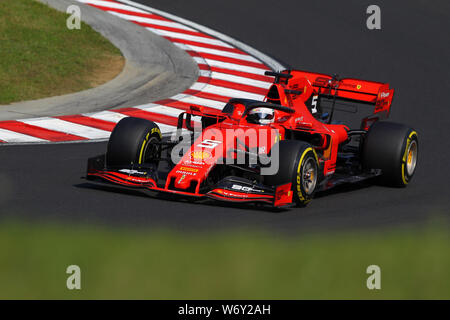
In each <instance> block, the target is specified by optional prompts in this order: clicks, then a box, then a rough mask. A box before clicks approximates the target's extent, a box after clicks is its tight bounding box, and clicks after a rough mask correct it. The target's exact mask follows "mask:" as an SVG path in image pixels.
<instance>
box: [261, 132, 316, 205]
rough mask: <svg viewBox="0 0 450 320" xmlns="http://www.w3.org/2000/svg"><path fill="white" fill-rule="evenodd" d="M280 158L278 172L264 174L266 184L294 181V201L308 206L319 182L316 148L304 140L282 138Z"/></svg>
mask: <svg viewBox="0 0 450 320" xmlns="http://www.w3.org/2000/svg"><path fill="white" fill-rule="evenodd" d="M279 158H280V165H279V168H278V172H277V173H276V174H275V175H271V176H269V175H268V176H264V182H265V184H267V185H270V186H274V187H276V186H278V185H282V184H286V183H292V188H291V190H292V191H293V197H292V199H293V201H294V202H295V203H296V204H297V206H300V207H304V206H306V205H307V204H308V203H309V202H310V201H311V200H312V198H313V197H314V193H315V192H316V188H317V186H318V184H319V181H318V173H319V166H318V162H317V155H316V153H315V151H314V149H313V148H312V146H311V145H310V144H308V143H306V142H304V141H297V140H282V141H280V142H279ZM281 159H282V160H281Z"/></svg>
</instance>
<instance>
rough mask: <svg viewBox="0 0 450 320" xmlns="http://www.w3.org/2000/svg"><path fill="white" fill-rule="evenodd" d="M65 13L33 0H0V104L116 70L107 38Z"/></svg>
mask: <svg viewBox="0 0 450 320" xmlns="http://www.w3.org/2000/svg"><path fill="white" fill-rule="evenodd" d="M67 17H69V15H67V14H65V13H62V12H58V11H56V10H54V9H52V8H49V7H48V6H46V5H43V4H41V3H39V2H37V1H34V0H2V1H0V104H7V103H11V102H14V101H22V100H31V99H37V98H42V97H47V96H54V95H61V94H66V93H70V92H75V91H80V90H84V89H88V88H90V87H92V86H95V85H98V84H99V83H101V82H105V81H107V80H110V79H111V78H113V77H114V74H111V70H110V69H111V68H112V69H113V70H116V71H115V72H116V74H117V73H118V72H120V70H121V68H122V66H123V58H122V56H121V53H120V51H119V50H118V49H117V48H116V47H114V46H113V45H112V44H111V43H110V42H109V41H107V40H106V39H105V38H103V37H102V36H101V35H100V34H99V33H97V32H95V31H94V30H92V28H90V27H89V26H88V25H86V24H84V23H82V24H81V29H80V30H76V29H75V30H69V29H67V27H66V19H67Z"/></svg>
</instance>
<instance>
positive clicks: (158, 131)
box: [151, 127, 162, 138]
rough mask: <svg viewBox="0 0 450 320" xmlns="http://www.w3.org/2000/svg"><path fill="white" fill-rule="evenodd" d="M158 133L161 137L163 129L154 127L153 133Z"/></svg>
mask: <svg viewBox="0 0 450 320" xmlns="http://www.w3.org/2000/svg"><path fill="white" fill-rule="evenodd" d="M155 132H156V133H158V135H159V137H160V138H162V134H161V130H159V128H157V127H155V128H153V129H152V131H151V133H152V134H153V133H155Z"/></svg>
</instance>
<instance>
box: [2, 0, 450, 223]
mask: <svg viewBox="0 0 450 320" xmlns="http://www.w3.org/2000/svg"><path fill="white" fill-rule="evenodd" d="M140 2H142V3H144V4H147V5H149V6H152V7H155V8H157V9H161V10H164V11H167V12H170V13H173V14H175V15H178V16H181V17H183V18H187V19H189V20H192V21H195V22H197V23H200V24H203V25H205V26H208V27H211V28H212V29H215V30H218V31H220V32H223V33H224V34H227V35H229V36H232V37H234V38H236V39H238V40H241V41H243V42H245V43H247V44H249V45H251V46H253V47H255V48H257V49H258V50H260V51H262V52H264V53H267V54H269V55H271V56H273V57H275V58H277V59H278V60H280V61H281V62H283V63H285V64H286V65H290V66H292V67H294V68H299V69H305V70H311V71H317V72H323V73H338V74H340V75H341V76H350V77H357V78H362V79H368V80H375V81H383V82H389V83H390V85H391V87H393V88H395V89H396V94H395V98H394V102H393V108H392V112H391V120H393V121H398V122H403V123H406V124H408V125H410V126H412V127H414V128H415V129H416V130H417V131H418V133H419V139H420V155H419V163H418V168H417V172H416V175H415V177H414V179H413V181H412V183H411V184H410V185H409V186H408V187H407V188H406V189H391V188H386V187H382V186H377V185H369V184H363V185H358V186H352V187H341V188H338V189H335V190H334V191H332V192H328V193H326V194H324V195H319V196H317V197H316V199H314V200H313V201H312V202H311V204H310V205H309V206H308V207H307V208H304V209H291V210H287V211H282V212H276V211H270V210H261V209H256V208H254V207H238V206H233V205H223V204H218V205H217V204H214V205H211V204H191V203H186V202H180V201H172V200H168V199H154V198H149V197H147V196H140V195H139V194H137V193H134V192H126V193H122V192H115V191H113V190H110V189H98V188H94V187H92V186H90V185H88V184H87V183H86V182H85V181H84V180H83V179H81V177H82V176H83V175H84V173H85V168H86V159H87V158H88V157H90V156H94V155H97V154H100V153H102V152H104V151H105V149H106V144H105V143H80V144H50V145H29V146H3V147H1V148H0V190H1V193H0V217H1V218H3V219H4V218H20V219H28V220H33V221H43V220H44V221H63V222H80V223H89V224H106V225H111V224H112V225H126V226H140V227H147V226H148V227H161V226H163V227H169V228H173V229H176V230H185V229H191V228H194V229H205V230H210V229H216V228H225V227H233V228H234V227H252V226H262V227H265V228H268V229H271V230H279V231H300V230H303V231H306V230H317V229H320V230H324V229H334V228H351V229H353V228H370V227H379V226H382V227H389V226H393V225H399V224H401V225H403V224H409V223H422V222H424V221H426V220H428V219H429V218H430V217H434V216H436V215H440V216H442V215H445V216H447V217H448V216H449V215H450V210H449V209H450V200H449V198H450V197H449V196H450V193H449V188H448V180H449V171H448V165H447V163H448V159H449V158H450V151H449V147H450V146H449V142H448V141H449V138H448V136H449V134H448V128H449V126H450V123H449V116H450V111H449V109H450V105H449V102H448V98H447V95H448V93H447V91H448V90H449V88H450V81H449V71H450V61H449V58H448V57H449V56H450V42H449V41H448V36H447V34H448V31H449V30H450V19H449V18H450V4H449V3H448V2H447V1H445V0H439V1H433V2H432V3H430V2H426V1H377V4H378V5H379V6H380V7H381V18H382V25H381V26H382V29H381V30H377V31H370V30H368V29H367V28H366V18H367V15H366V13H365V12H366V8H367V6H368V5H370V4H372V3H371V2H368V1H357V0H355V1H320V2H319V1H301V2H300V1H267V0H261V1H235V0H229V1H220V2H219V1H205V0H190V1H189V5H187V4H186V1H184V0H172V1H170V2H169V1H165V0H158V1H144V0H140Z"/></svg>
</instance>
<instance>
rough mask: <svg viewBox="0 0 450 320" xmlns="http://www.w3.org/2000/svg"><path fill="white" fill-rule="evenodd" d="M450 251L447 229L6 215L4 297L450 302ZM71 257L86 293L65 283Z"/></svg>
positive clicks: (0, 270)
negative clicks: (91, 221) (374, 270)
mask: <svg viewBox="0 0 450 320" xmlns="http://www.w3.org/2000/svg"><path fill="white" fill-rule="evenodd" d="M449 252H450V236H449V234H448V231H447V230H445V229H443V228H439V227H426V228H421V229H418V228H416V229H412V228H410V229H398V230H397V229H396V230H391V231H385V232H382V233H378V232H377V233H375V232H372V233H368V232H355V233H348V232H346V233H345V232H342V233H333V234H317V235H306V236H302V237H297V236H295V237H293V236H290V237H285V236H276V235H273V234H268V233H265V232H261V231H236V232H231V233H230V232H219V233H217V232H216V233H214V234H213V233H201V234H194V233H179V232H177V233H176V232H173V231H144V230H126V229H125V230H124V229H102V228H95V227H92V226H91V227H82V226H70V227H69V226H60V225H44V224H40V225H39V224H38V225H36V224H34V225H31V224H23V223H6V222H4V223H3V224H2V225H1V226H0V298H2V299H5V298H6V299H12V298H19V299H23V298H25V299H28V298H38V299H53V298H61V299H71V298H75V299H78V298H87V299H91V298H97V299H106V298H111V299H116V298H117V299H118V298H120V299H347V298H349V299H444V298H445V299H449V298H450V254H449ZM72 264H75V265H79V266H80V267H81V272H82V276H81V286H82V289H81V290H79V291H77V290H73V291H69V290H68V289H66V278H67V276H68V275H67V274H66V273H65V270H66V268H67V266H69V265H72ZM372 264H376V265H379V266H380V267H381V273H382V275H381V287H382V288H381V290H378V291H377V290H374V291H370V290H368V289H367V288H366V279H367V277H368V275H367V274H366V268H367V266H369V265H372Z"/></svg>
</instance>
